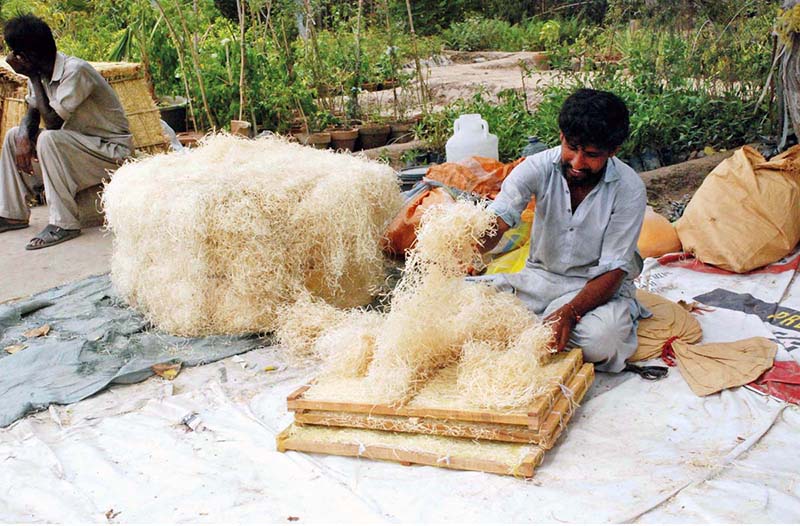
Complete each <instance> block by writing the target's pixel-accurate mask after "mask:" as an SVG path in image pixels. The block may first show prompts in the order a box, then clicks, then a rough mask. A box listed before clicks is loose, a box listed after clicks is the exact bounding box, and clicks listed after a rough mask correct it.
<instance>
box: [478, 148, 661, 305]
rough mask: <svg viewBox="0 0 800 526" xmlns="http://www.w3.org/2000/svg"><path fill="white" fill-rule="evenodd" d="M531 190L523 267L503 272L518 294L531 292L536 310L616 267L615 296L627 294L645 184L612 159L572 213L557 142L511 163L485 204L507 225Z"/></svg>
mask: <svg viewBox="0 0 800 526" xmlns="http://www.w3.org/2000/svg"><path fill="white" fill-rule="evenodd" d="M532 196H533V197H536V211H535V215H534V223H533V230H532V232H531V251H530V255H529V257H528V260H527V262H526V265H525V268H524V269H523V270H522V271H521V272H519V273H518V274H509V275H505V278H506V279H507V280H508V281H509V282H510V284H511V285H512V286H513V287H514V288H515V289H516V290H517V291H518V292H523V293H525V294H522V295H521V297H523V299H526V298H525V296H531V297H532V301H533V305H531V306H532V308H533V310H534V311H537V312H541V311H543V310H544V308H546V305H547V304H549V303H550V302H551V301H552V300H554V299H556V298H558V297H560V296H562V295H564V294H567V293H570V292H577V291H579V290H580V289H582V288H583V286H584V285H585V284H586V282H587V281H589V280H591V279H593V278H596V277H598V276H600V275H602V274H605V273H606V272H609V271H611V270H615V269H622V270H624V271H625V273H626V274H627V276H626V278H625V281H624V282H623V286H622V287H621V288H620V291H619V292H618V293H617V295H622V296H624V297H626V298H633V297H634V288H633V279H634V278H635V277H636V276H638V275H639V272H641V269H642V260H641V257H640V256H639V254H638V253H637V250H636V244H637V241H638V239H639V231H640V230H641V227H642V222H643V220H644V212H645V208H646V206H647V194H646V191H645V186H644V183H643V182H642V179H641V178H640V177H639V176H638V175H637V174H636V172H635V171H634V170H633V169H632V168H630V167H629V166H627V165H626V164H625V163H623V162H622V161H620V160H619V159H617V158H616V157H612V158H611V159H609V160H608V164H607V165H606V171H605V174H604V176H603V178H602V179H601V180H600V181H599V182H598V183H597V186H595V187H594V188H593V189H592V191H591V192H589V194H588V195H587V196H586V198H585V199H584V200H583V202H581V204H580V206H578V208H577V210H574V211H573V210H572V204H571V201H570V192H569V188H568V187H567V181H566V180H565V179H564V176H563V173H562V168H561V147H560V146H559V147H556V148H552V149H550V150H547V151H544V152H541V153H539V154H536V155H533V156H531V157H528V158H527V159H525V161H524V162H522V163H521V164H520V165H519V166H517V167H516V168H515V169H514V170H513V171H512V172H511V174H509V176H508V177H507V178H506V180H505V181H504V182H503V185H502V188H501V191H500V194H499V195H498V196H497V198H496V199H495V201H494V202H493V203H492V204H491V205H490V210H492V211H493V212H494V213H495V214H497V215H498V216H500V217H501V218H502V219H503V220H504V221H505V222H506V223H508V224H509V226H512V227H513V226H516V225H517V224H518V223H519V220H520V214H521V213H522V211H523V210H524V209H525V207H526V206H527V204H528V202H529V201H530V199H531V197H532ZM526 302H528V303H531V302H530V301H527V299H526ZM634 303H635V300H634ZM632 307H635V310H638V307H637V306H635V305H634V306H632ZM634 314H638V313H634Z"/></svg>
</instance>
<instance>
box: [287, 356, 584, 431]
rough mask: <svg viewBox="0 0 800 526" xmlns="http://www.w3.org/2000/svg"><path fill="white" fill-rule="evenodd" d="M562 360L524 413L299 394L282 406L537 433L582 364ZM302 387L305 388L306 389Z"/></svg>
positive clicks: (573, 359) (578, 358)
mask: <svg viewBox="0 0 800 526" xmlns="http://www.w3.org/2000/svg"><path fill="white" fill-rule="evenodd" d="M565 359H567V360H570V366H569V367H568V368H567V369H565V371H564V372H563V373H562V375H561V376H560V377H558V378H553V380H552V382H553V385H552V386H551V387H550V388H549V389H548V390H547V392H546V394H545V395H543V397H542V400H537V402H536V403H534V404H533V405H532V406H531V407H530V408H528V410H526V411H524V412H509V413H503V412H500V411H488V410H483V411H475V410H468V411H467V410H457V409H452V408H436V407H412V406H409V405H403V406H399V407H395V406H392V405H388V404H369V403H361V402H357V401H353V402H332V401H326V400H309V399H307V398H306V397H305V396H303V395H304V394H305V391H303V392H301V393H300V396H298V397H295V398H291V397H290V398H287V404H286V405H287V408H288V409H289V410H290V411H297V410H299V409H306V410H316V411H340V412H346V413H361V414H368V415H385V416H407V417H418V418H433V419H448V420H461V421H467V422H481V423H491V424H510V425H518V426H525V427H527V428H529V429H531V430H534V431H537V430H538V429H539V427H541V425H542V423H543V422H544V419H545V418H546V417H547V415H548V414H549V412H550V409H551V408H552V406H553V403H555V400H556V399H557V397H558V395H559V394H560V387H559V384H565V385H566V384H568V383H569V381H570V379H571V378H572V377H573V376H574V375H575V373H576V371H577V370H578V369H579V368H580V366H581V364H582V363H583V360H582V355H581V351H580V349H574V350H572V351H570V353H569V356H568V357H567V358H565ZM305 387H306V388H308V386H305ZM295 393H297V391H295ZM293 394H294V393H293Z"/></svg>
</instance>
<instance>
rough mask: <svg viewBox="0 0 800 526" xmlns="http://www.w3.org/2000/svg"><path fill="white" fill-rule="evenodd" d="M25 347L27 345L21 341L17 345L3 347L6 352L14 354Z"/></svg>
mask: <svg viewBox="0 0 800 526" xmlns="http://www.w3.org/2000/svg"><path fill="white" fill-rule="evenodd" d="M24 348H25V345H22V344H21V343H19V344H17V345H11V346H9V347H6V348H5V349H3V350H4V351H5V352H7V353H8V354H14V353H18V352H20V351H21V350H22V349H24Z"/></svg>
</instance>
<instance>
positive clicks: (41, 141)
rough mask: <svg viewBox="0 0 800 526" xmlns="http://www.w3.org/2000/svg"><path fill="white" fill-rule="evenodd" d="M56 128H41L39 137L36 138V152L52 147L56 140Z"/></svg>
mask: <svg viewBox="0 0 800 526" xmlns="http://www.w3.org/2000/svg"><path fill="white" fill-rule="evenodd" d="M59 133H60V132H59V131H58V130H42V131H40V132H39V137H38V138H37V139H36V152H37V153H39V154H41V152H46V151H47V150H48V149H50V148H53V147H54V146H55V145H56V143H57V142H58V136H59Z"/></svg>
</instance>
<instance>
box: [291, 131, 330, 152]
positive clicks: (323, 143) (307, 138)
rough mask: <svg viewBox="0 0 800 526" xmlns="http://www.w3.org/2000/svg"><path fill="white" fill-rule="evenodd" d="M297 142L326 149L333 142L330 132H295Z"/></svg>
mask: <svg viewBox="0 0 800 526" xmlns="http://www.w3.org/2000/svg"><path fill="white" fill-rule="evenodd" d="M293 135H294V137H295V139H297V142H299V143H300V144H303V145H305V146H313V147H314V148H316V149H318V150H324V149H325V148H327V147H328V145H329V144H330V143H331V134H330V133H328V132H316V133H303V132H301V133H294V134H293Z"/></svg>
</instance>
